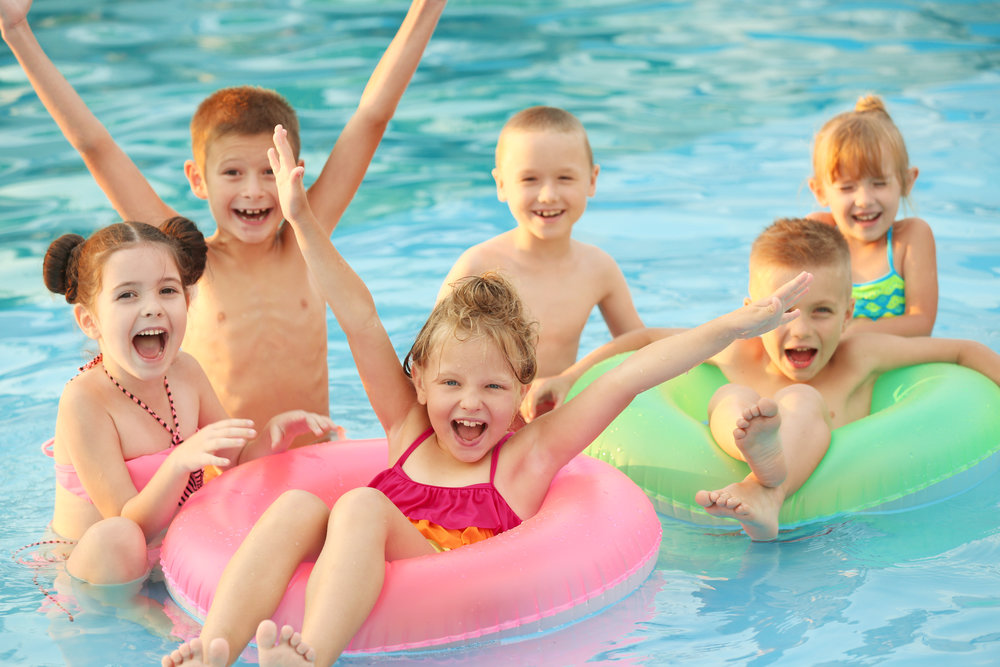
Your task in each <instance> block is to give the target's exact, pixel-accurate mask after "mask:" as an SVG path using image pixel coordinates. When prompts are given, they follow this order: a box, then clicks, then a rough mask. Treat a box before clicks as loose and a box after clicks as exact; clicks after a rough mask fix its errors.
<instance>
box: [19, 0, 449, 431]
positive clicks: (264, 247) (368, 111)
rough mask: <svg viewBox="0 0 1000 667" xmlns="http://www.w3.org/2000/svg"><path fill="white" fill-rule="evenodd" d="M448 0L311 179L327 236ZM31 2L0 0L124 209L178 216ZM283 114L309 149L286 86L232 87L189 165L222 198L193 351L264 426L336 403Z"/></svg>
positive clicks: (58, 108)
mask: <svg viewBox="0 0 1000 667" xmlns="http://www.w3.org/2000/svg"><path fill="white" fill-rule="evenodd" d="M444 5H445V0H413V3H412V4H411V6H410V8H409V12H408V13H407V15H406V18H405V19H404V20H403V23H402V25H401V26H400V28H399V30H398V32H397V33H396V36H395V37H394V38H393V40H392V42H391V43H390V44H389V46H388V48H387V49H386V51H385V54H384V55H383V56H382V59H381V60H380V61H379V63H378V66H377V67H376V68H375V70H374V72H373V73H372V76H371V78H370V79H369V81H368V85H367V86H366V87H365V90H364V93H363V94H362V96H361V100H360V102H359V104H358V108H357V110H356V111H355V113H354V115H353V116H352V117H351V118H350V120H349V121H348V122H347V124H346V125H345V126H344V129H343V131H342V132H341V133H340V136H339V137H338V139H337V142H336V144H335V145H334V147H333V149H332V151H331V152H330V156H329V158H328V159H327V163H326V165H325V166H324V168H323V170H322V172H321V173H320V174H319V176H318V177H317V179H316V181H315V182H314V183H313V185H312V186H311V187H310V188H309V193H308V195H309V203H310V204H311V206H312V207H313V209H314V210H315V211H316V212H317V214H318V217H319V218H320V219H321V220H323V221H324V222H323V224H324V232H325V233H327V234H330V233H331V232H332V231H333V228H334V226H335V225H336V224H337V222H338V221H339V220H340V217H341V215H342V214H343V212H344V210H345V209H346V208H347V206H348V204H349V203H350V201H351V199H352V198H353V196H354V193H355V192H356V191H357V189H358V186H359V185H360V184H361V181H362V179H363V177H364V175H365V171H366V170H367V168H368V164H369V163H370V161H371V158H372V156H373V154H374V152H375V149H376V147H377V146H378V144H379V142H380V141H381V139H382V135H383V133H384V132H385V129H386V126H387V125H388V123H389V120H390V119H391V118H392V116H393V114H394V112H395V109H396V106H397V104H398V103H399V100H400V98H401V97H402V95H403V92H404V90H405V89H406V87H407V85H408V83H409V81H410V79H411V77H412V76H413V73H414V71H415V70H416V68H417V65H418V63H419V62H420V57H421V55H422V53H423V51H424V47H425V46H426V45H427V42H428V41H429V40H430V37H431V34H432V33H433V32H434V28H435V26H436V25H437V21H438V19H439V17H440V16H441V13H442V11H443V9H444ZM29 7H30V2H29V3H25V2H18V1H16V0H0V30H2V33H3V38H4V40H5V41H6V42H7V44H8V46H9V47H10V49H11V51H12V52H13V53H14V55H15V56H16V57H17V59H18V62H19V63H20V64H21V67H22V68H23V69H24V71H25V73H26V74H27V75H28V79H29V80H30V82H31V85H32V86H33V87H34V89H35V92H36V93H37V94H38V97H39V99H40V100H41V101H42V103H43V104H44V105H45V107H46V109H47V110H48V111H49V113H50V114H51V115H52V117H53V119H54V120H55V121H56V123H57V124H58V125H59V128H60V129H61V130H62V132H63V134H64V135H65V136H66V138H67V139H68V140H69V142H70V143H71V144H72V145H73V146H74V147H75V148H76V149H77V150H78V151H79V152H80V154H81V156H82V157H83V160H84V162H85V163H86V165H87V168H88V169H89V170H90V172H91V174H92V175H93V176H94V178H95V180H96V181H97V183H98V185H99V186H100V187H101V189H102V190H103V191H104V193H105V195H107V197H108V199H109V200H110V201H111V204H112V206H114V208H115V210H116V211H117V212H118V214H119V215H120V216H121V217H122V218H123V219H125V220H148V221H150V222H155V221H161V220H167V219H170V218H172V217H174V216H175V215H177V214H176V213H175V212H174V210H173V209H172V208H171V207H170V206H169V205H167V204H166V203H165V202H164V201H163V200H162V199H160V197H159V196H158V195H157V194H156V192H154V190H153V188H152V186H151V185H150V183H149V182H148V181H147V180H146V178H145V177H144V176H143V175H142V173H141V172H140V171H139V169H138V168H137V167H136V165H135V163H133V162H132V160H131V159H130V158H129V157H128V155H126V154H125V152H124V151H123V150H122V149H121V147H119V146H118V145H117V144H116V143H115V141H114V139H113V138H112V137H111V135H110V133H109V132H108V131H107V130H106V129H105V128H104V126H103V125H102V124H101V123H100V121H98V119H97V118H96V117H95V116H94V115H93V113H92V112H91V111H90V110H89V109H88V108H87V106H86V104H85V103H84V102H83V100H82V99H81V98H80V96H79V95H78V94H77V93H76V91H75V90H74V89H73V88H72V86H71V85H70V84H69V82H68V81H67V80H66V79H65V78H64V77H63V76H62V75H61V74H60V73H59V71H58V70H57V69H56V67H55V65H54V64H53V63H52V62H51V60H49V58H48V56H47V55H46V54H45V52H44V51H43V50H42V48H41V46H40V45H39V44H38V42H37V40H36V39H35V37H34V35H33V34H32V31H31V28H30V26H29V25H28V21H27V13H28V9H29ZM277 124H281V125H283V126H284V127H286V128H288V129H289V134H290V141H291V143H292V146H293V150H294V152H295V158H296V159H299V157H298V152H299V147H300V141H299V137H298V121H297V119H296V117H295V112H294V110H293V109H292V107H291V106H290V105H289V104H288V102H287V101H285V99H284V98H283V97H281V96H280V95H279V94H278V93H276V92H274V91H270V90H264V89H261V88H255V87H250V86H241V87H236V88H226V89H223V90H220V91H218V92H216V93H214V94H213V95H211V96H209V97H208V98H207V99H206V100H205V101H204V102H203V103H202V104H201V106H200V107H199V108H198V111H197V112H196V113H195V115H194V118H193V120H192V123H191V135H192V137H191V139H192V150H193V159H191V160H188V161H187V162H186V163H185V165H184V173H185V175H186V176H187V178H188V181H189V183H190V186H191V189H192V191H193V192H194V193H195V194H196V195H197V196H198V197H200V198H202V199H205V200H206V201H207V202H208V205H209V208H210V210H211V213H212V217H213V218H214V219H215V223H216V231H215V233H214V234H212V235H211V236H210V237H209V238H208V239H207V243H208V266H207V269H206V270H205V274H204V276H203V277H202V279H201V280H200V281H199V282H198V293H197V296H196V298H195V299H194V300H193V301H192V303H191V307H190V312H189V320H188V322H189V323H188V330H187V334H186V336H185V339H184V349H185V351H187V352H189V353H191V354H192V355H194V356H195V358H197V359H198V361H199V362H200V363H201V365H202V366H203V367H204V369H205V371H206V373H207V374H208V376H209V379H210V380H211V382H212V385H213V386H214V387H215V389H216V392H217V393H218V395H219V398H220V399H221V401H222V404H223V406H224V407H225V409H226V412H227V413H228V414H230V415H232V416H234V417H241V418H249V419H252V420H253V421H254V422H255V423H257V424H264V423H266V422H267V420H268V419H269V418H270V417H271V416H273V415H275V414H278V413H280V412H283V411H286V410H289V409H293V408H294V409H306V410H309V411H312V412H317V413H320V414H328V413H329V410H330V407H329V386H328V364H327V332H326V304H325V303H324V301H323V298H322V297H321V296H320V294H319V292H318V290H317V289H316V286H315V284H314V282H313V280H312V279H311V277H310V276H309V272H308V269H307V268H306V264H305V261H304V260H303V258H302V255H301V253H300V251H299V248H298V245H297V243H296V241H295V236H294V234H293V233H292V230H291V228H290V227H288V225H287V224H284V222H283V220H282V215H281V208H280V206H279V204H278V197H277V190H276V188H275V185H274V177H273V174H272V173H271V168H270V165H269V164H268V160H267V149H268V148H269V147H271V146H272V143H271V141H272V140H271V135H272V133H273V131H274V126H275V125H277Z"/></svg>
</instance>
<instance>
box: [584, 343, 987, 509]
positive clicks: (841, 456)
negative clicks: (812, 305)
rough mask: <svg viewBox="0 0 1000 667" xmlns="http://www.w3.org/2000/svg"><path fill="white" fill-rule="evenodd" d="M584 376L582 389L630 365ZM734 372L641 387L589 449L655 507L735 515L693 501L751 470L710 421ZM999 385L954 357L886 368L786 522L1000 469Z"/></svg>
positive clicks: (903, 503) (924, 498) (705, 371)
mask: <svg viewBox="0 0 1000 667" xmlns="http://www.w3.org/2000/svg"><path fill="white" fill-rule="evenodd" d="M624 356H625V355H620V356H619V357H615V358H612V359H608V360H607V361H605V362H602V363H601V364H598V365H595V366H594V368H592V369H590V370H589V371H588V372H587V373H585V374H584V375H583V376H582V377H581V378H580V380H579V381H578V382H577V383H576V384H575V385H574V387H573V389H572V390H571V391H570V394H569V395H570V396H573V395H574V394H576V393H578V392H579V391H580V390H581V389H582V388H583V387H584V386H585V385H587V384H588V383H589V382H591V381H592V380H593V379H594V378H595V377H597V376H598V375H600V374H601V373H603V372H604V371H605V370H607V369H608V368H610V367H611V366H613V365H616V364H618V363H620V362H621V360H622V359H623V358H624ZM725 383H726V379H725V376H723V374H722V372H721V371H720V370H719V369H718V368H716V367H715V366H711V365H708V364H702V365H701V366H697V367H695V368H694V369H692V370H691V372H689V373H687V374H685V375H681V376H678V377H676V378H674V379H672V380H670V381H668V382H665V383H663V384H661V385H659V386H657V387H654V388H653V389H650V390H649V391H646V392H644V393H642V394H640V395H639V396H637V397H636V398H635V399H634V400H633V401H632V403H631V405H629V406H628V407H627V408H626V409H625V410H624V412H622V414H621V415H619V416H618V418H617V419H616V420H615V421H614V422H612V423H611V425H610V426H608V428H607V429H606V430H605V431H604V432H603V433H602V434H601V435H600V436H598V437H597V438H596V439H595V440H594V442H593V443H592V444H591V445H590V447H588V448H587V449H586V450H584V451H585V453H586V454H589V455H590V456H593V457H596V458H599V459H601V460H603V461H607V462H609V463H611V464H612V465H614V466H615V467H616V468H618V469H619V470H621V471H623V472H624V473H625V474H627V475H628V476H629V477H631V478H632V480H633V481H635V482H636V484H638V485H639V486H640V487H641V488H642V489H643V490H644V491H646V493H647V494H648V495H649V497H650V499H651V500H652V501H653V505H654V506H655V507H656V509H657V511H658V512H660V513H661V514H665V515H667V516H672V517H676V518H678V519H682V520H685V521H691V522H694V523H698V524H703V525H715V526H728V527H732V526H734V525H735V524H734V523H733V522H732V521H731V520H726V519H722V518H718V517H713V516H710V515H709V514H707V513H706V512H705V511H704V508H702V507H701V506H700V505H698V504H697V503H696V502H695V501H694V496H695V493H696V492H697V491H698V490H700V489H719V488H722V487H724V486H726V485H728V484H730V483H732V482H734V481H737V480H740V479H743V478H744V477H745V476H746V475H747V474H748V473H749V468H748V467H747V465H746V464H745V463H743V462H742V461H738V460H736V459H733V458H731V457H729V456H728V455H727V454H725V453H724V452H723V451H722V450H721V449H720V448H719V447H718V446H717V445H716V444H715V441H714V440H713V439H712V435H711V433H710V431H709V429H708V426H707V419H708V400H709V398H711V396H712V394H713V393H714V392H715V390H716V389H718V388H719V387H720V386H722V385H723V384H725ZM998 452H1000V388H998V387H997V385H996V384H994V383H993V382H992V381H991V380H990V379H989V378H987V377H985V376H983V375H981V374H979V373H977V372H975V371H973V370H970V369H968V368H964V367H962V366H958V365H955V364H943V363H934V364H921V365H917V366H910V367H906V368H899V369H896V370H893V371H890V372H888V373H885V374H883V375H882V376H880V377H879V378H878V380H877V381H876V383H875V388H874V391H873V394H872V407H871V414H870V415H869V416H867V417H864V418H862V419H859V420H857V421H855V422H852V423H850V424H847V425H845V426H842V427H840V428H838V429H835V430H834V432H833V437H832V439H831V442H830V448H829V450H828V451H827V453H826V456H825V457H824V458H823V460H822V461H821V462H820V464H819V466H818V467H817V468H816V470H815V471H814V472H813V474H812V476H810V478H809V479H808V480H806V482H805V484H803V485H802V487H801V488H800V489H799V490H798V491H797V492H796V493H795V494H793V495H792V496H791V497H789V498H788V499H787V500H785V504H784V506H783V507H782V510H781V514H780V516H779V523H780V525H781V526H782V527H783V528H791V527H794V526H797V525H801V524H805V523H809V522H812V521H817V520H823V519H827V518H830V517H832V516H836V515H838V514H842V513H845V512H861V511H894V510H902V509H907V508H911V507H916V506H919V505H922V504H926V503H929V502H933V501H936V500H939V499H942V498H945V497H948V496H951V495H954V494H955V493H958V492H960V491H963V490H965V489H968V488H970V487H971V486H973V485H975V484H976V483H978V482H979V481H981V480H983V479H985V478H986V477H987V476H989V475H990V474H992V473H993V472H995V471H996V470H997V468H998V467H1000V455H998Z"/></svg>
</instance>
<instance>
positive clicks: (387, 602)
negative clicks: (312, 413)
mask: <svg viewBox="0 0 1000 667" xmlns="http://www.w3.org/2000/svg"><path fill="white" fill-rule="evenodd" d="M387 460H388V453H387V449H386V443H385V440H355V441H347V442H339V443H331V444H321V445H314V446H311V447H304V448H301V449H296V450H292V451H290V452H286V453H284V454H280V455H276V456H271V457H266V458H263V459H258V460H256V461H252V462H250V463H247V464H245V465H242V466H240V467H239V468H235V469H233V470H231V471H229V472H226V473H225V474H223V475H222V476H221V477H219V478H218V479H216V480H214V481H212V482H211V483H209V484H207V485H206V486H205V487H204V488H203V489H201V490H200V491H198V493H196V494H194V495H193V496H192V497H191V499H190V500H189V501H188V502H187V503H186V504H185V505H184V507H183V509H181V511H180V512H179V513H178V515H177V517H176V518H175V519H174V521H173V523H172V524H171V526H170V529H169V530H168V532H167V535H166V538H165V539H164V542H163V551H162V564H163V571H164V575H165V579H166V583H167V589H168V590H169V591H170V594H171V596H172V597H173V598H174V600H175V601H176V602H177V603H178V604H179V605H180V606H182V607H183V608H184V609H186V610H187V611H188V613H190V614H191V615H192V616H194V617H195V618H197V619H199V620H201V619H203V618H204V616H205V613H206V611H207V610H208V607H209V606H210V605H211V603H212V596H213V595H214V593H215V587H216V585H217V584H218V581H219V577H220V575H221V574H222V570H223V568H224V567H225V566H226V563H227V562H228V561H229V559H230V557H231V556H232V555H233V553H234V552H235V551H236V549H237V547H239V545H240V543H241V542H242V541H243V538H244V536H245V535H246V534H247V533H248V532H249V530H250V527H251V526H252V525H253V523H254V521H255V520H256V519H257V517H258V516H260V514H261V513H262V512H263V511H264V509H265V508H267V507H268V505H270V503H271V502H272V501H273V500H274V499H275V498H277V497H278V496H279V495H280V494H281V493H282V492H283V491H284V490H286V489H292V488H298V489H306V490H308V491H311V492H312V493H315V494H316V495H318V496H319V497H321V498H323V500H324V501H325V502H327V503H328V504H332V503H333V502H334V501H335V500H336V499H337V498H338V497H339V496H340V495H341V494H342V493H343V492H344V491H346V490H348V489H351V488H354V487H357V486H363V485H365V484H367V483H368V482H369V481H370V480H371V478H372V477H374V475H375V474H376V473H377V472H379V471H380V470H382V469H384V468H385V467H386V465H387ZM660 533H661V528H660V522H659V519H658V518H657V516H656V513H655V511H654V510H653V507H652V504H651V503H650V501H649V500H648V499H647V497H646V495H645V494H644V493H643V492H642V491H641V490H640V489H639V487H637V486H636V485H635V484H634V483H632V482H631V481H630V480H629V479H628V478H627V477H626V476H625V475H624V474H622V473H621V472H619V471H617V470H615V469H614V468H612V467H611V466H610V465H608V464H606V463H604V462H602V461H598V460H596V459H593V458H590V457H587V456H578V457H577V458H575V459H574V460H573V461H571V462H570V463H569V464H568V465H567V466H566V467H565V468H564V469H563V470H562V471H560V472H559V474H558V475H557V476H556V478H555V479H554V480H553V482H552V487H551V488H550V489H549V493H548V495H547V496H546V498H545V502H544V503H543V504H542V507H541V509H540V510H539V511H538V514H536V515H535V516H534V517H532V518H530V519H528V520H527V521H525V522H524V523H523V524H521V525H520V526H518V527H517V528H515V529H513V530H510V531H508V532H506V533H503V534H501V535H498V536H496V537H494V538H491V539H489V540H485V541H483V542H479V543H477V544H474V545H471V546H466V547H462V548H460V549H456V550H454V551H450V552H447V553H442V554H435V555H432V556H424V557H421V558H411V559H407V560H401V561H396V562H393V563H389V564H387V565H386V578H385V585H384V588H383V589H382V594H381V596H380V597H379V599H378V601H377V602H376V604H375V608H374V609H373V610H372V613H371V615H370V616H369V617H368V620H367V621H365V623H364V625H362V626H361V629H360V630H359V631H358V633H357V635H355V637H354V640H353V641H352V642H351V644H350V646H349V647H348V649H347V652H348V653H372V652H389V651H412V650H416V649H427V648H445V647H453V646H461V645H469V644H478V643H483V642H489V641H494V640H498V639H503V638H508V637H512V636H521V637H523V636H527V635H531V634H535V633H538V632H542V631H545V630H548V629H550V628H554V627H557V626H560V625H563V624H565V623H569V622H572V621H575V620H578V619H580V618H583V617H584V616H589V615H591V614H593V613H595V612H597V611H599V610H601V609H603V608H604V607H607V606H608V605H611V604H613V603H615V602H617V601H619V600H621V599H622V598H624V597H625V596H627V595H628V594H629V593H631V592H632V591H633V590H635V589H636V588H637V587H638V586H639V585H640V584H641V583H642V582H643V581H644V580H645V579H646V577H647V576H648V575H649V573H650V572H651V571H652V569H653V567H654V565H655V563H656V557H657V554H658V552H659V546H660ZM312 567H313V564H312V563H303V564H302V565H301V566H299V569H298V570H297V571H296V572H295V575H294V576H293V578H292V581H291V583H290V584H289V586H288V590H287V591H286V593H285V597H284V598H283V599H282V601H281V604H280V605H279V607H278V609H277V611H276V612H275V614H274V620H275V621H276V622H277V623H278V625H279V626H280V625H281V624H284V623H288V624H290V625H292V626H293V627H296V628H299V627H301V626H302V609H303V601H304V598H305V588H306V580H307V579H308V577H309V572H310V571H311V570H312ZM248 594H249V593H248Z"/></svg>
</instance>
